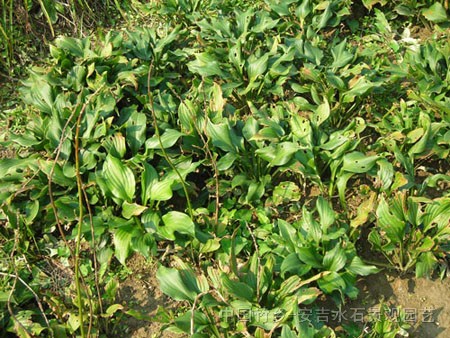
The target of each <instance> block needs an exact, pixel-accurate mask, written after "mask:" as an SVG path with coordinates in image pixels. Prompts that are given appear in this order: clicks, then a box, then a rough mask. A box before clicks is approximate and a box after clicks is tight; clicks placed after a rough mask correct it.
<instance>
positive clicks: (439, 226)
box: [369, 192, 450, 277]
mask: <svg viewBox="0 0 450 338" xmlns="http://www.w3.org/2000/svg"><path fill="white" fill-rule="evenodd" d="M449 205H450V204H449V200H448V198H445V197H443V198H441V199H436V200H427V199H421V198H415V197H413V196H408V195H407V194H406V193H405V192H400V193H397V194H396V195H395V196H394V197H392V198H391V199H390V200H389V202H387V201H386V200H385V198H384V197H382V198H381V200H380V202H379V205H378V207H377V210H376V213H377V223H376V226H375V227H374V228H373V229H372V230H371V232H370V235H369V241H370V243H371V244H372V245H373V247H374V249H376V250H377V251H379V252H381V253H382V254H383V255H384V256H385V257H386V259H388V261H389V262H390V263H391V264H392V265H393V266H396V267H397V268H398V269H399V270H400V271H402V272H407V271H408V270H410V269H412V268H414V267H415V271H416V276H417V277H423V276H431V274H432V272H433V271H434V270H435V268H436V267H437V265H438V262H439V259H444V260H445V259H446V254H445V248H446V247H447V245H448V239H449V228H448V224H449V221H450V213H449V210H450V209H449Z"/></svg>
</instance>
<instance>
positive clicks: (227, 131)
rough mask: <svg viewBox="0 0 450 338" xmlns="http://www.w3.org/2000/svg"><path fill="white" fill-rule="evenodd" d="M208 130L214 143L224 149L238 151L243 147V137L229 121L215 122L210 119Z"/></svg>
mask: <svg viewBox="0 0 450 338" xmlns="http://www.w3.org/2000/svg"><path fill="white" fill-rule="evenodd" d="M206 131H207V133H208V135H209V137H210V139H211V142H212V144H213V145H214V146H216V147H219V148H220V149H222V150H224V151H227V152H232V153H237V152H238V150H239V149H242V148H243V142H244V140H243V138H242V137H238V136H237V135H236V133H235V132H234V130H233V129H232V128H231V126H230V125H229V123H228V122H227V123H219V124H213V123H212V122H211V121H208V125H207V126H206Z"/></svg>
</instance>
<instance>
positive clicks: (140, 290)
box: [118, 255, 184, 338]
mask: <svg viewBox="0 0 450 338" xmlns="http://www.w3.org/2000/svg"><path fill="white" fill-rule="evenodd" d="M127 266H128V268H129V269H131V271H132V274H131V275H130V276H129V277H128V278H127V279H126V280H125V281H124V282H122V283H120V287H119V292H118V298H119V299H118V303H121V304H122V305H124V306H125V307H126V308H127V309H133V310H137V311H138V312H139V313H141V314H142V315H144V316H148V317H150V318H154V317H155V316H156V314H157V309H158V307H159V306H160V307H163V308H165V309H167V310H174V309H176V307H177V303H176V302H174V301H172V300H171V299H169V298H168V297H166V296H165V295H164V294H163V293H162V292H161V291H160V289H159V284H158V280H157V279H156V270H157V265H156V263H155V262H151V261H147V260H146V259H145V258H144V257H143V256H141V255H134V256H133V257H131V258H130V259H129V260H128V261H127ZM119 325H120V330H119V331H120V332H119V333H120V334H121V335H122V336H126V337H130V338H156V337H159V338H173V337H177V338H181V337H184V336H183V335H179V334H175V333H171V332H168V331H161V330H162V328H163V324H161V323H159V322H157V321H156V320H150V321H146V320H139V319H136V318H133V317H131V316H125V317H123V318H122V320H121V321H120V324H119Z"/></svg>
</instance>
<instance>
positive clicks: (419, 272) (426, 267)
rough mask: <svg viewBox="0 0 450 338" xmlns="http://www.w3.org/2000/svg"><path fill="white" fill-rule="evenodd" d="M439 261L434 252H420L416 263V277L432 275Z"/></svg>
mask: <svg viewBox="0 0 450 338" xmlns="http://www.w3.org/2000/svg"><path fill="white" fill-rule="evenodd" d="M437 263H438V262H437V259H436V257H434V255H433V253H432V252H424V253H422V254H420V256H419V258H418V259H417V263H416V278H421V277H430V276H431V274H432V272H433V271H434V269H435V267H436V265H437Z"/></svg>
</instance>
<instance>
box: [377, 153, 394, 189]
mask: <svg viewBox="0 0 450 338" xmlns="http://www.w3.org/2000/svg"><path fill="white" fill-rule="evenodd" d="M377 164H378V167H379V169H378V173H377V176H378V178H379V179H380V181H381V183H382V190H384V191H386V190H388V189H389V187H390V186H391V184H392V182H393V180H394V167H393V165H392V164H391V163H390V162H389V161H387V160H386V159H384V158H383V159H380V160H378V161H377Z"/></svg>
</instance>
